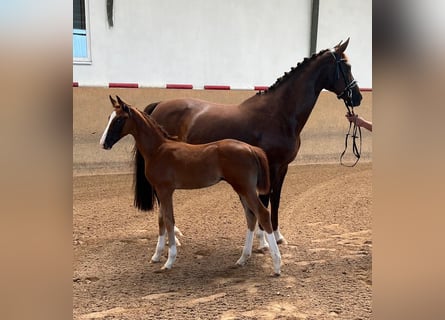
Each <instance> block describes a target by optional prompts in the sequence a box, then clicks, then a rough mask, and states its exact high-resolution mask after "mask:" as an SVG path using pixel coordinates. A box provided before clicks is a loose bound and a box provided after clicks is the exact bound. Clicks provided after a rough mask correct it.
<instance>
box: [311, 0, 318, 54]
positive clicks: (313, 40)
mask: <svg viewBox="0 0 445 320" xmlns="http://www.w3.org/2000/svg"><path fill="white" fill-rule="evenodd" d="M319 9H320V0H312V15H311V45H310V52H309V54H310V55H311V54H313V53H316V51H317V34H318V12H319Z"/></svg>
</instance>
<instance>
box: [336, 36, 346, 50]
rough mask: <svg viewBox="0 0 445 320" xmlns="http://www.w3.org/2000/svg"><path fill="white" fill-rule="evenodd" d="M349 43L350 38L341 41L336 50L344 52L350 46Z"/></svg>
mask: <svg viewBox="0 0 445 320" xmlns="http://www.w3.org/2000/svg"><path fill="white" fill-rule="evenodd" d="M348 44H349V38H348V39H347V40H346V41H345V42H343V43H342V42H340V43H339V44H338V45H337V46H336V47H335V51H336V52H337V53H343V52H345V50H346V48H347V47H348Z"/></svg>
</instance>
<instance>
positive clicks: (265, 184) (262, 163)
mask: <svg viewBox="0 0 445 320" xmlns="http://www.w3.org/2000/svg"><path fill="white" fill-rule="evenodd" d="M252 152H253V154H254V155H255V159H256V162H257V165H258V180H257V189H258V192H259V193H260V194H267V193H269V189H270V177H269V162H268V161H267V156H266V153H265V152H264V151H263V149H260V148H257V147H252Z"/></svg>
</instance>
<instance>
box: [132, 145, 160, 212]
mask: <svg viewBox="0 0 445 320" xmlns="http://www.w3.org/2000/svg"><path fill="white" fill-rule="evenodd" d="M134 159H135V160H134V163H135V168H134V177H133V187H134V206H135V207H136V208H138V209H139V210H141V211H150V210H153V205H154V199H155V196H156V192H155V191H154V189H153V186H152V185H151V184H150V182H149V181H148V180H147V177H146V176H145V160H144V157H143V156H142V154H141V153H140V152H139V150H138V149H137V148H136V147H134Z"/></svg>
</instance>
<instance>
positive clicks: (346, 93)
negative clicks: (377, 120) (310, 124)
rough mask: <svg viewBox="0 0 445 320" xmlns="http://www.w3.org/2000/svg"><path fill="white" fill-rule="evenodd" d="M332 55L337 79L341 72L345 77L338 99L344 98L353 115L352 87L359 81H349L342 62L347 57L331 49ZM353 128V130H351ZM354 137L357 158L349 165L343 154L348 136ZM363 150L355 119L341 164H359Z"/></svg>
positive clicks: (350, 114)
mask: <svg viewBox="0 0 445 320" xmlns="http://www.w3.org/2000/svg"><path fill="white" fill-rule="evenodd" d="M331 54H332V56H333V57H334V59H335V77H336V80H338V79H339V78H340V73H341V75H342V77H343V80H344V82H345V88H344V89H343V91H342V92H341V93H340V94H338V95H337V98H338V99H343V102H344V103H345V106H346V109H347V110H348V115H349V116H353V115H355V114H354V108H353V106H352V88H354V87H355V86H356V85H357V81H356V80H354V79H352V80H351V82H349V83H348V79H347V78H346V75H345V72H344V70H343V64H342V62H344V61H345V59H341V58H340V56H337V55H336V54H335V53H334V52H333V51H331ZM351 129H352V132H351ZM350 136H351V137H352V152H353V154H354V156H355V158H356V160H355V162H354V163H353V164H350V165H347V164H344V163H343V156H344V155H345V153H346V150H347V149H348V138H349V137H350ZM357 138H359V139H360V145H359V147H357V142H356V139H357ZM361 151H362V131H361V129H360V127H359V126H357V124H356V123H355V121H354V124H353V123H352V122H350V123H349V129H348V133H346V137H345V150H343V152H342V153H341V155H340V164H341V165H343V166H346V167H353V166H355V165H356V164H357V162H358V161H359V160H360V154H361Z"/></svg>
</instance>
